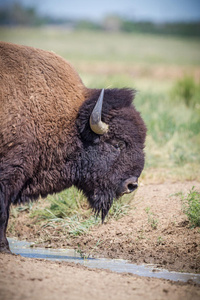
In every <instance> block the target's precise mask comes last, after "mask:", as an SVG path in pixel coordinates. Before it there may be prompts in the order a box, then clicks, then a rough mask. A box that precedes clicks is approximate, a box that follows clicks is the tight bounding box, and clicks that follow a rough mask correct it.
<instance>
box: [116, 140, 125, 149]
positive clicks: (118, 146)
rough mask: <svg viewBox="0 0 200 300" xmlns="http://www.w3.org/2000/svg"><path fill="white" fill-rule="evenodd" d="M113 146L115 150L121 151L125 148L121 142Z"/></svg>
mask: <svg viewBox="0 0 200 300" xmlns="http://www.w3.org/2000/svg"><path fill="white" fill-rule="evenodd" d="M113 146H114V147H115V149H118V150H122V149H124V148H125V146H126V144H125V142H123V141H118V142H115V143H113Z"/></svg>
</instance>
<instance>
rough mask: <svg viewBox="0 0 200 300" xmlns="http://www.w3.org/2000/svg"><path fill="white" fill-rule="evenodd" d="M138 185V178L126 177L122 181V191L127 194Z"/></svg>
mask: <svg viewBox="0 0 200 300" xmlns="http://www.w3.org/2000/svg"><path fill="white" fill-rule="evenodd" d="M137 187H138V178H137V177H131V178H128V179H126V180H125V181H124V182H123V191H124V192H123V193H124V194H128V193H132V192H133V191H134V190H136V189H137Z"/></svg>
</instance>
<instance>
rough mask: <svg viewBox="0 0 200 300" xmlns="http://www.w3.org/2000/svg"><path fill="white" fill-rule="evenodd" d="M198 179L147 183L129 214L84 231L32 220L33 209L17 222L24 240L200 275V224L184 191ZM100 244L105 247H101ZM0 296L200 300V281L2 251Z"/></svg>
mask: <svg viewBox="0 0 200 300" xmlns="http://www.w3.org/2000/svg"><path fill="white" fill-rule="evenodd" d="M192 186H195V188H196V189H197V190H200V183H199V182H195V181H193V182H191V181H187V182H175V183H168V182H165V183H163V184H151V185H148V184H145V185H141V186H140V187H139V189H138V191H137V192H136V194H135V196H134V199H133V201H132V209H131V211H130V212H129V214H128V215H126V216H124V217H123V218H121V219H119V220H117V221H116V220H109V221H107V222H105V224H103V225H99V226H98V227H94V228H93V229H91V230H90V232H89V233H87V234H85V235H83V236H80V237H69V236H68V237H66V235H64V233H63V232H61V231H60V230H59V228H57V229H54V228H52V227H40V226H39V225H36V224H34V220H33V222H32V224H30V219H29V224H28V223H27V222H28V219H27V216H26V214H20V215H19V217H18V218H17V219H11V220H10V227H9V228H10V229H11V228H12V230H10V231H11V232H12V234H9V236H16V237H18V238H19V239H21V240H22V239H27V240H29V241H35V242H37V246H45V247H52V248H58V247H59V248H79V250H80V249H81V251H82V252H84V253H87V255H88V254H90V253H91V254H92V255H93V256H94V255H95V256H99V257H111V258H124V259H128V260H130V261H132V262H134V263H138V264H140V263H153V264H155V265H156V266H159V267H163V268H165V269H169V270H174V271H178V272H183V271H184V272H191V273H200V229H199V228H191V227H190V225H189V223H188V221H187V217H186V216H185V215H184V214H183V212H182V210H181V200H180V196H178V195H177V193H179V192H183V193H185V194H186V193H188V192H189V190H190V189H191V188H192ZM97 245H98V246H97ZM0 264H1V267H0V272H1V273H0V274H1V275H0V294H2V295H3V298H0V299H2V300H3V299H26V298H30V299H36V298H38V299H39V298H40V299H46V298H48V299H55V298H60V299H65V298H66V299H80V298H81V299H103V298H104V299H133V298H134V299H145V298H146V297H147V295H148V299H199V298H200V286H197V285H194V284H191V283H190V284H189V283H187V284H183V283H182V284H180V283H175V282H174V283H172V282H170V281H166V280H160V279H153V278H151V279H150V278H144V277H136V276H133V275H129V274H126V275H124V274H121V275H120V274H114V273H112V272H107V271H103V270H89V269H87V268H85V267H81V266H76V265H72V264H70V265H69V264H67V263H55V262H49V261H42V260H33V259H25V258H21V257H19V256H9V255H1V256H0ZM11 282H12V284H10V283H11Z"/></svg>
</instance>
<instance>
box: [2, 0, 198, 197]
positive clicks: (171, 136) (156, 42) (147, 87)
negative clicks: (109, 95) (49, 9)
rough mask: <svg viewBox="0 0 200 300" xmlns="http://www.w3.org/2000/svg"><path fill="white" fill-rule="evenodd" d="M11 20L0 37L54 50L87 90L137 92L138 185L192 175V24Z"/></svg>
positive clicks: (194, 82) (194, 91)
mask: <svg viewBox="0 0 200 300" xmlns="http://www.w3.org/2000/svg"><path fill="white" fill-rule="evenodd" d="M18 5H19V4H18ZM20 5H21V4H20ZM20 5H19V7H21V6H20ZM191 5H192V4H191ZM20 9H22V10H23V9H24V8H22V7H21V8H20ZM15 10H16V7H15ZM25 11H26V12H27V8H26V9H25ZM29 13H30V9H29ZM35 14H36V11H35V9H32V16H33V15H34V16H35ZM199 19H200V18H199ZM11 20H12V18H11ZM19 20H20V18H18V21H19ZM105 20H106V21H105ZM109 20H110V21H109ZM113 20H114V21H113ZM116 20H117V21H116ZM29 21H30V18H29ZM108 21H109V22H108ZM15 23H16V22H15ZM15 23H14V24H6V23H5V22H4V23H2V26H1V27H0V40H1V41H7V42H13V43H16V44H23V45H28V46H33V47H37V48H41V49H45V50H49V51H53V52H55V53H57V54H59V55H61V56H62V57H64V58H65V59H66V60H68V61H69V62H70V63H72V64H73V66H74V67H75V69H76V70H77V71H78V73H79V74H80V76H81V78H82V80H83V82H84V84H85V85H86V86H87V87H91V88H93V87H96V88H108V87H109V88H112V87H118V88H120V87H131V88H134V89H136V90H137V94H136V98H135V100H134V103H135V106H136V108H137V109H138V110H139V111H140V112H141V115H142V117H143V118H144V121H145V123H146V125H147V128H148V133H147V140H146V148H145V153H146V164H145V169H144V171H143V173H142V176H141V179H140V182H141V183H158V182H159V183H162V182H165V181H172V182H173V181H184V180H198V181H199V180H200V31H199V29H200V22H199V21H198V22H197V21H195V22H193V23H190V22H188V21H187V22H186V23H184V22H182V23H180V22H179V23H176V22H172V24H171V25H170V24H168V23H166V22H165V23H163V24H161V25H162V26H157V25H155V24H154V23H153V22H150V23H148V22H134V21H131V22H130V20H129V21H126V20H125V21H124V20H122V19H121V18H119V17H117V18H116V17H115V18H113V16H110V18H108V17H107V18H106V19H104V23H103V25H101V26H100V25H98V26H97V24H96V23H94V22H93V21H91V22H88V21H87V22H86V21H84V22H83V21H80V20H79V21H76V22H75V23H73V22H64V21H63V19H62V20H60V21H59V20H58V21H57V22H55V21H54V22H50V21H48V22H47V21H46V22H44V23H45V24H44V23H41V22H40V24H29V22H28V21H26V22H25V21H23V22H21V23H20V22H18V23H17V24H15ZM27 23H28V24H27ZM98 24H99V23H98ZM108 24H111V25H109V26H108ZM113 24H114V25H113ZM116 24H117V26H116ZM134 24H135V25H134ZM138 24H139V25H138ZM181 24H182V25H181ZM16 25H17V26H16ZM35 25H37V26H35ZM72 25H73V26H72ZM122 25H123V26H124V27H123V26H122ZM125 25H126V26H125ZM130 25H131V26H132V27H131V26H130ZM136 25H137V26H136ZM144 25H145V26H144ZM172 25H173V26H172ZM127 26H128V27H127ZM134 26H135V27H134ZM138 26H139V27H138ZM170 26H171V27H170ZM127 28H128V30H127ZM138 28H139V29H138ZM162 28H163V29H162ZM170 28H171V29H170ZM170 30H171V31H170ZM70 193H71V192H70ZM70 195H71V194H70ZM70 195H69V197H71V196H70ZM65 197H66V193H65ZM80 197H81V196H80Z"/></svg>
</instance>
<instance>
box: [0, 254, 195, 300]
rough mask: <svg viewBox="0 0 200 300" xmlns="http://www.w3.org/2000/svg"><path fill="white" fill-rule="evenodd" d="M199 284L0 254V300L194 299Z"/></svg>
mask: <svg viewBox="0 0 200 300" xmlns="http://www.w3.org/2000/svg"><path fill="white" fill-rule="evenodd" d="M199 297H200V287H198V286H194V285H192V284H189V283H188V284H180V283H173V282H170V281H167V280H161V279H154V278H143V277H137V276H132V275H129V274H116V273H112V272H110V271H106V270H95V269H87V268H86V267H83V266H80V265H74V264H69V263H65V262H62V263H61V262H51V261H45V260H39V259H30V258H26V259H25V258H23V257H20V256H12V255H9V254H0V299H1V300H12V299H13V300H15V299H16V300H22V299H29V300H33V299H34V300H36V299H37V300H38V299H42V300H43V299H45V300H46V299H48V300H51V299H60V300H62V299H68V300H73V299H87V300H90V299H91V300H94V299H96V300H100V299H104V300H105V299H114V300H118V299H119V300H122V299H123V300H126V299H131V300H132V299H135V300H137V299H149V300H151V299H152V300H155V299H162V300H164V299H171V300H177V299H180V300H184V299H193V300H198V299H199Z"/></svg>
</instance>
